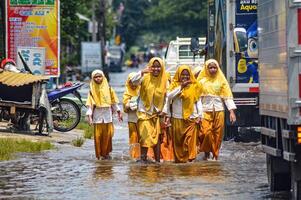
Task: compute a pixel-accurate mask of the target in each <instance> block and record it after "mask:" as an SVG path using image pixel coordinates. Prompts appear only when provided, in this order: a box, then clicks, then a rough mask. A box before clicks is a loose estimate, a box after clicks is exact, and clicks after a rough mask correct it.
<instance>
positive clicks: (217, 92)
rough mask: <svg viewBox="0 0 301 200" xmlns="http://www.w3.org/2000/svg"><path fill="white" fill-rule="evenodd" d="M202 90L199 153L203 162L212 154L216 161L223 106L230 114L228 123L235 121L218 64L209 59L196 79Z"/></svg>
mask: <svg viewBox="0 0 301 200" xmlns="http://www.w3.org/2000/svg"><path fill="white" fill-rule="evenodd" d="M197 80H198V81H199V82H200V84H201V85H202V88H203V94H202V103H203V109H204V117H203V119H202V122H201V124H202V132H201V133H202V135H201V137H200V151H201V152H204V153H205V155H204V158H203V159H204V160H207V159H208V158H209V157H210V153H212V156H213V159H215V160H217V159H218V156H219V150H220V147H221V143H222V139H223V131H224V123H225V122H224V116H225V112H224V106H223V103H225V105H226V107H227V109H228V110H229V112H230V122H231V123H234V122H235V121H236V116H235V113H234V110H235V109H236V106H235V103H234V101H233V95H232V92H231V89H230V87H229V84H228V81H227V79H226V78H225V76H224V74H223V72H222V70H221V69H220V66H219V64H218V62H217V61H216V60H214V59H209V60H207V61H206V62H205V66H204V68H203V69H202V71H201V73H200V74H199V76H198V79H197Z"/></svg>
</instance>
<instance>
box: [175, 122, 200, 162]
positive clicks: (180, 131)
mask: <svg viewBox="0 0 301 200" xmlns="http://www.w3.org/2000/svg"><path fill="white" fill-rule="evenodd" d="M171 122H172V134H173V144H174V145H173V147H174V156H175V161H176V162H187V161H188V160H194V159H195V158H196V156H197V133H198V131H199V126H198V124H196V122H195V120H184V119H175V118H172V121H171Z"/></svg>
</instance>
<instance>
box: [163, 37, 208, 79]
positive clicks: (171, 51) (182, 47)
mask: <svg viewBox="0 0 301 200" xmlns="http://www.w3.org/2000/svg"><path fill="white" fill-rule="evenodd" d="M198 40H199V49H204V48H205V45H206V38H204V37H200V38H198ZM190 44H191V38H180V37H177V39H176V40H172V41H170V42H169V45H168V48H167V51H166V54H165V59H164V60H165V65H166V70H167V71H168V72H170V74H171V76H173V75H174V74H175V72H176V70H177V67H178V66H180V65H184V64H185V65H189V66H190V67H191V68H192V69H193V68H194V67H197V66H203V64H204V62H205V56H200V55H199V54H198V55H194V54H193V52H192V51H191V48H190Z"/></svg>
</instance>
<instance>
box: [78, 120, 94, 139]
mask: <svg viewBox="0 0 301 200" xmlns="http://www.w3.org/2000/svg"><path fill="white" fill-rule="evenodd" d="M76 128H77V129H80V130H84V138H86V139H92V137H93V134H94V132H93V131H94V129H93V126H90V125H89V124H88V123H87V122H85V121H84V120H82V121H81V122H80V123H79V124H78V125H77V127H76Z"/></svg>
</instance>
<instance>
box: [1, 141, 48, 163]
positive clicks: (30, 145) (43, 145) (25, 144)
mask: <svg viewBox="0 0 301 200" xmlns="http://www.w3.org/2000/svg"><path fill="white" fill-rule="evenodd" d="M53 148H54V146H53V145H52V144H51V143H50V142H32V141H28V140H25V139H23V140H17V139H9V138H3V139H0V160H10V159H13V158H14V157H15V153H17V152H28V153H35V152H41V151H43V150H49V149H53Z"/></svg>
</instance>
